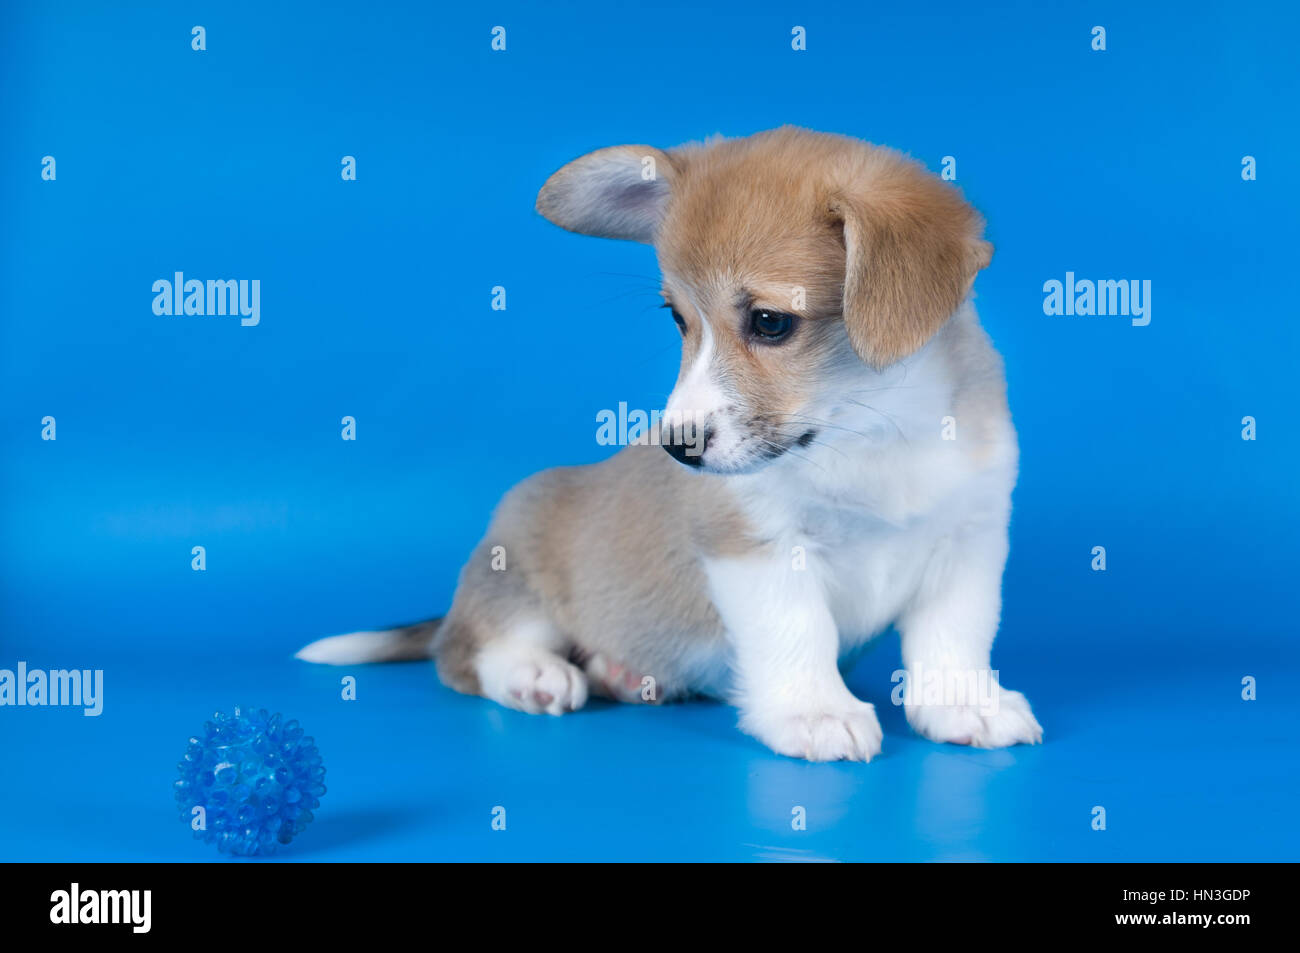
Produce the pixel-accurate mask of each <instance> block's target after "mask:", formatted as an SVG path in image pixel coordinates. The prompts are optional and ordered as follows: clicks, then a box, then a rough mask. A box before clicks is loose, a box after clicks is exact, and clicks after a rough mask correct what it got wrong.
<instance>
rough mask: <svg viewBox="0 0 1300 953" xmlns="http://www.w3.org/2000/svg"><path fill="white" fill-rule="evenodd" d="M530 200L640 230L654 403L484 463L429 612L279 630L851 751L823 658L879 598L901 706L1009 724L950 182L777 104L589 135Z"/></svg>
mask: <svg viewBox="0 0 1300 953" xmlns="http://www.w3.org/2000/svg"><path fill="white" fill-rule="evenodd" d="M537 208H538V210H539V211H540V212H541V213H542V215H544V216H546V217H547V218H548V219H550V220H551V221H552V222H554V223H556V224H557V225H560V226H562V227H564V228H567V229H570V230H572V231H575V232H581V233H584V234H588V235H598V236H602V237H606V238H621V239H630V240H633V241H641V242H648V243H651V244H653V246H654V248H655V250H656V252H657V254H658V258H659V264H660V267H661V270H662V272H663V286H662V292H663V297H664V301H665V304H666V306H667V307H668V308H670V309H671V313H672V317H673V319H674V320H675V321H676V323H677V326H678V328H679V329H680V331H681V334H682V364H681V371H680V374H679V375H678V379H677V383H676V386H675V388H674V390H673V392H672V395H671V397H670V398H669V401H668V406H667V408H666V409H665V412H664V418H663V419H664V421H665V423H664V425H663V426H662V427H661V429H660V430H659V431H658V432H656V434H655V437H654V439H653V440H652V441H650V442H649V443H647V444H645V445H636V446H629V447H626V448H624V449H623V450H621V451H620V452H619V453H617V454H616V455H615V456H613V457H612V458H610V459H608V460H606V461H604V462H601V463H598V464H594V465H590V466H581V467H569V468H560V469H554V470H547V471H544V472H542V473H539V474H537V475H536V476H533V477H531V478H529V479H527V480H525V481H524V482H522V483H521V484H519V485H518V486H516V487H515V488H514V489H512V490H511V491H510V492H509V493H508V494H507V495H506V497H505V498H504V499H503V500H502V502H501V505H500V507H499V508H498V510H497V512H496V515H495V517H494V519H493V521H492V524H491V526H490V527H489V529H488V531H487V535H486V536H485V537H484V539H483V541H482V542H481V543H480V544H479V546H478V548H477V549H476V550H475V552H474V554H473V555H472V556H471V558H470V560H469V563H468V564H467V565H466V567H465V568H464V570H463V571H462V573H461V577H460V585H459V588H458V589H457V591H456V596H455V599H454V601H453V603H452V606H451V609H450V611H449V612H448V613H447V615H446V617H445V618H442V619H438V620H433V621H430V622H426V623H420V624H418V625H414V626H407V627H404V628H401V629H394V630H390V631H387V632H367V633H354V634H352V635H345V636H335V637H333V638H329V639H323V640H321V641H319V642H315V643H313V644H312V645H310V646H308V647H306V648H305V649H303V650H302V651H301V652H300V653H299V656H300V657H301V658H305V659H308V660H311V661H319V662H333V663H338V664H350V663H356V662H366V661H384V660H396V659H410V658H427V657H430V656H432V657H434V658H436V660H437V667H438V672H439V674H440V676H441V678H442V680H443V681H444V682H446V683H447V684H448V685H450V686H451V687H452V688H454V689H456V690H458V691H461V692H468V693H474V694H480V695H484V696H486V697H488V698H491V699H494V700H495V701H497V702H500V703H501V704H503V705H506V706H508V707H510V708H516V709H519V710H521V711H526V712H534V713H540V712H545V713H549V714H553V715H559V714H562V713H564V712H568V711H573V710H575V709H577V708H581V707H582V705H583V704H584V703H585V702H586V700H587V697H588V693H589V692H594V693H599V694H602V695H605V696H608V697H611V698H615V699H619V700H622V701H627V702H645V701H664V700H669V699H674V698H680V697H683V696H686V695H690V694H696V693H700V694H709V695H715V696H719V697H723V698H726V699H728V700H730V701H731V702H732V703H733V704H735V706H736V707H737V708H738V709H739V711H740V719H739V724H740V728H741V729H742V730H743V731H745V732H748V733H749V734H751V735H753V736H754V737H756V738H758V739H759V740H760V741H762V742H763V743H764V744H766V745H768V746H770V747H771V748H772V749H773V750H775V751H777V752H780V753H782V754H786V755H791V756H794V757H802V758H809V759H812V760H835V759H856V760H864V761H865V760H869V759H870V758H871V757H873V756H874V755H875V754H876V753H878V752H879V751H880V745H881V738H882V735H881V730H880V724H879V722H878V721H877V719H876V714H875V710H874V708H873V707H872V706H871V705H870V704H869V703H867V702H864V701H861V700H859V699H858V698H856V697H854V695H853V694H852V693H851V692H850V691H849V689H848V688H847V686H846V685H845V683H844V679H843V677H842V676H841V674H840V669H839V665H838V663H839V661H840V660H841V659H842V658H843V657H845V656H846V655H847V654H848V653H850V652H851V651H852V650H853V649H854V648H856V647H858V646H860V645H861V644H862V643H863V642H865V641H866V640H867V639H869V638H871V637H872V636H873V635H875V634H877V633H879V632H880V631H882V630H883V629H884V628H886V627H887V626H889V625H890V624H891V623H892V624H894V625H895V626H896V627H897V629H898V631H899V632H900V633H901V636H902V654H903V662H904V666H905V669H906V671H907V674H908V683H907V684H908V692H907V694H906V696H905V708H906V714H907V718H908V721H909V722H910V724H911V725H912V727H913V728H914V729H915V730H916V731H918V732H919V733H920V734H922V735H924V736H925V737H927V738H931V739H933V740H935V741H946V742H956V743H960V744H971V745H978V746H982V747H996V746H1003V745H1011V744H1016V743H1018V742H1026V743H1034V742H1037V741H1039V740H1040V739H1041V736H1042V729H1041V728H1040V727H1039V725H1038V722H1037V721H1036V720H1035V719H1034V716H1033V714H1032V712H1031V711H1030V708H1029V704H1028V703H1027V702H1026V700H1025V698H1024V696H1023V695H1021V694H1020V693H1019V692H1014V691H1010V690H1008V689H1004V688H1002V687H1001V685H1000V684H999V683H998V680H997V674H996V673H995V672H991V671H990V650H991V647H992V644H993V638H994V635H995V634H996V632H997V628H998V621H999V616H1000V613H1001V585H1002V570H1003V565H1004V563H1005V560H1006V556H1007V523H1008V519H1009V516H1010V496H1011V490H1012V487H1013V485H1014V483H1015V478H1016V466H1017V443H1016V436H1015V431H1014V429H1013V427H1012V425H1011V418H1010V414H1009V412H1008V409H1007V403H1006V396H1005V381H1004V376H1003V370H1002V362H1001V360H1000V358H999V357H998V355H997V353H996V352H995V351H994V349H993V347H992V345H991V344H990V342H989V340H988V337H987V335H986V334H985V333H984V331H983V330H982V328H981V327H980V325H979V321H978V318H977V317H976V315H975V310H974V307H973V305H972V304H971V302H970V300H969V299H970V292H971V286H972V284H973V282H974V279H975V275H976V273H977V272H978V271H979V270H980V269H981V268H983V267H985V266H986V265H987V264H988V263H989V260H990V257H991V255H992V248H991V246H990V245H989V244H988V243H987V242H985V241H984V240H983V239H982V237H981V236H982V231H983V223H982V221H981V219H980V217H979V215H978V214H977V213H976V212H975V211H974V210H973V209H972V208H971V207H970V206H969V205H968V204H967V203H966V202H965V201H964V200H963V198H962V197H961V195H960V193H959V192H958V191H957V190H956V189H955V188H953V187H951V186H949V185H947V184H946V183H944V182H942V181H941V180H939V179H938V178H937V177H935V176H934V175H931V174H930V173H928V172H926V171H925V170H924V169H923V168H922V167H921V166H919V165H918V164H916V163H915V162H913V161H911V160H909V159H907V158H905V157H903V156H901V155H899V154H898V153H896V152H893V151H891V150H888V149H884V148H880V147H877V146H872V145H869V144H867V143H864V142H861V141H858V140H855V139H850V138H846V137H842V136H835V135H827V134H823V133H816V132H810V131H807V130H803V129H797V128H792V127H783V128H780V129H776V130H773V131H770V132H764V133H759V134H757V135H753V136H749V137H747V138H742V139H731V140H714V141H710V142H707V143H705V144H692V145H685V146H681V147H679V148H676V149H671V150H668V151H661V150H659V149H654V148H651V147H649V146H615V147H612V148H607V149H600V150H598V151H596V152H593V153H590V154H589V155H585V156H582V157H581V158H579V159H576V160H574V161H573V162H571V163H569V164H568V165H566V166H564V167H563V168H562V169H560V170H559V171H558V172H556V173H555V174H554V175H553V176H551V178H550V180H549V181H547V183H546V184H545V186H544V187H543V188H542V190H541V193H540V195H539V196H538V199H537ZM656 443H658V444H660V445H658V446H656V445H655V444H656ZM665 450H667V452H666V453H665V452H664V451H665ZM496 547H503V550H504V554H505V558H506V559H507V560H508V562H507V568H506V570H505V571H495V570H494V566H493V562H494V551H495V552H496V553H497V554H498V555H499V554H500V553H501V552H502V551H501V550H496V549H495V548H496ZM498 568H499V567H498ZM975 684H980V685H983V686H985V687H986V690H985V691H984V692H982V693H980V694H981V697H979V698H976V697H975V695H974V694H972V690H971V686H973V685H975ZM935 686H938V688H937V689H935ZM932 689H934V690H932Z"/></svg>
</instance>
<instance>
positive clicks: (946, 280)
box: [830, 149, 993, 368]
mask: <svg viewBox="0 0 1300 953" xmlns="http://www.w3.org/2000/svg"><path fill="white" fill-rule="evenodd" d="M857 178H858V181H855V182H854V183H853V184H852V186H851V187H848V188H842V189H840V190H839V191H837V192H836V193H835V194H834V195H832V196H831V201H830V211H831V214H832V215H833V216H834V217H835V218H837V219H839V220H840V221H841V222H842V223H843V227H844V247H845V253H846V265H845V274H844V323H845V325H846V327H847V330H848V335H849V342H850V343H851V344H852V345H853V349H854V350H855V351H857V353H858V356H859V357H861V358H862V359H863V360H864V361H866V362H867V363H868V364H870V365H871V366H872V367H875V368H883V367H887V366H889V365H890V364H893V363H895V362H896V361H899V360H901V359H902V358H904V357H907V356H908V355H909V354H912V353H914V352H916V351H917V350H919V349H920V348H921V346H922V345H924V344H925V343H926V342H927V341H928V340H930V338H932V337H933V336H934V335H935V333H936V332H937V331H938V330H939V329H940V328H941V327H943V325H944V322H946V321H947V320H948V318H949V317H950V316H951V315H952V313H953V312H954V311H956V310H957V308H958V307H959V306H960V305H961V303H962V301H963V300H965V298H966V295H967V294H969V293H970V289H971V285H972V284H973V283H974V281H975V274H976V272H978V271H979V270H980V269H981V268H984V267H985V266H987V265H988V263H989V261H990V260H991V259H992V257H993V246H992V245H990V244H989V243H988V242H986V241H984V240H983V238H982V237H981V236H982V234H983V231H984V222H983V220H982V219H981V218H980V216H979V213H977V212H976V211H975V210H974V209H973V208H971V206H970V205H968V204H967V203H966V201H965V199H963V198H962V196H961V193H960V192H958V191H957V190H956V189H955V188H953V187H952V186H949V185H948V184H946V183H945V182H943V181H942V180H941V179H939V178H938V177H937V176H935V175H932V174H931V173H929V172H927V171H926V170H925V169H923V168H922V167H921V166H920V165H918V164H916V163H915V162H913V161H912V160H910V159H905V158H903V157H902V156H900V155H898V154H897V153H893V152H890V151H888V150H883V149H873V154H872V155H871V156H870V157H869V159H868V160H867V162H866V163H865V164H864V167H863V168H862V170H861V173H860V175H859V176H858V177H857Z"/></svg>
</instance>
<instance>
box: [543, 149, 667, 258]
mask: <svg viewBox="0 0 1300 953" xmlns="http://www.w3.org/2000/svg"><path fill="white" fill-rule="evenodd" d="M672 176H673V164H672V160H671V159H669V158H668V155H667V153H664V152H662V151H660V150H659V149H655V148H652V147H650V146H610V147H609V148H608V149H597V150H596V151H595V152H590V153H588V154H587V155H585V156H582V157H581V158H579V159H574V160H573V161H572V162H570V163H569V164H568V165H566V166H564V167H563V168H562V169H560V171H558V172H556V173H555V174H554V175H552V176H551V177H550V178H549V179H547V180H546V184H545V185H543V186H542V191H541V192H539V193H538V195H537V211H539V212H541V213H542V214H543V215H544V216H546V217H547V218H548V219H550V220H551V221H552V222H554V223H555V224H556V225H559V226H560V227H561V228H567V229H568V230H569V231H571V232H581V233H582V234H584V235H597V236H599V237H601V238H624V239H628V240H629V241H634V242H650V241H653V240H654V235H655V231H656V229H658V227H659V222H660V221H661V220H662V218H663V213H664V208H665V206H666V205H667V204H668V195H669V192H670V190H671V187H672Z"/></svg>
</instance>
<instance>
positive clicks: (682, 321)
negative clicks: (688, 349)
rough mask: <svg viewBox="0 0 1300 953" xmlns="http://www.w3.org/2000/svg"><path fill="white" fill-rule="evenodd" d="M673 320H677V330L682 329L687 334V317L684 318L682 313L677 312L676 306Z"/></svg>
mask: <svg viewBox="0 0 1300 953" xmlns="http://www.w3.org/2000/svg"><path fill="white" fill-rule="evenodd" d="M673 320H674V321H676V322H677V330H678V331H681V332H682V334H685V333H686V319H685V318H683V317H682V316H681V315H680V314H678V313H677V309H676V308H674V309H673Z"/></svg>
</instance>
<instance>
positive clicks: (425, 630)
mask: <svg viewBox="0 0 1300 953" xmlns="http://www.w3.org/2000/svg"><path fill="white" fill-rule="evenodd" d="M441 624H442V619H441V618H437V619H429V620H427V621H425V622H415V623H412V624H411V625H399V626H397V627H396V628H392V629H383V630H381V631H378V632H350V633H348V634H347V635H331V636H329V637H328V638H324V639H317V640H316V641H315V642H312V643H311V644H310V645H304V646H303V647H302V648H300V649H299V650H298V651H297V652H295V653H294V658H300V659H302V660H303V661H305V662H320V663H323V664H325V665H360V664H362V663H364V662H413V661H417V660H420V659H431V658H433V637H434V636H435V635H436V634H437V632H438V626H440V625H441Z"/></svg>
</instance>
